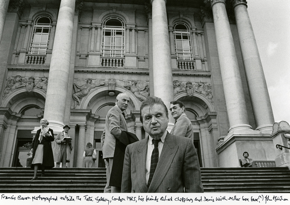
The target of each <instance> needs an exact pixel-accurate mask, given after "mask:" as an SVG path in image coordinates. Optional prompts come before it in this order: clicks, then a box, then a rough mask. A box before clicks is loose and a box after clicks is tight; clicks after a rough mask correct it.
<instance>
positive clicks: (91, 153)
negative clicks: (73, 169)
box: [83, 142, 97, 168]
mask: <svg viewBox="0 0 290 205" xmlns="http://www.w3.org/2000/svg"><path fill="white" fill-rule="evenodd" d="M96 155H97V153H96V150H95V149H94V148H93V145H92V143H90V142H88V143H87V145H86V148H85V151H84V154H83V157H84V167H86V168H90V167H92V166H93V163H94V161H95V160H96Z"/></svg>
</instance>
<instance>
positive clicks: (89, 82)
mask: <svg viewBox="0 0 290 205" xmlns="http://www.w3.org/2000/svg"><path fill="white" fill-rule="evenodd" d="M77 81H81V82H77ZM94 81H95V80H94ZM104 85H105V82H101V81H98V80H97V82H94V83H93V79H91V78H88V79H86V80H85V82H84V80H76V81H75V82H74V84H73V95H72V98H73V99H74V101H75V103H76V105H80V103H81V99H82V98H83V97H85V96H87V95H88V94H89V92H90V91H91V90H93V89H95V88H97V87H100V86H104Z"/></svg>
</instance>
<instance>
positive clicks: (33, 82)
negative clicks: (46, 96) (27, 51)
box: [3, 75, 47, 97]
mask: <svg viewBox="0 0 290 205" xmlns="http://www.w3.org/2000/svg"><path fill="white" fill-rule="evenodd" d="M20 88H25V89H26V91H27V92H32V91H33V90H34V88H39V89H41V90H44V91H45V92H46V88H47V77H38V78H34V77H33V76H30V77H23V76H21V75H16V76H10V77H9V78H8V79H7V81H6V86H5V88H4V93H3V94H4V97H5V96H8V95H9V94H10V93H12V92H14V91H15V90H18V89H20Z"/></svg>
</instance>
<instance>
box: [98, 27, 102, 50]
mask: <svg viewBox="0 0 290 205" xmlns="http://www.w3.org/2000/svg"><path fill="white" fill-rule="evenodd" d="M97 26H98V34H97V52H100V50H101V48H100V45H101V44H100V43H101V41H102V39H101V36H102V33H101V32H102V30H101V25H97Z"/></svg>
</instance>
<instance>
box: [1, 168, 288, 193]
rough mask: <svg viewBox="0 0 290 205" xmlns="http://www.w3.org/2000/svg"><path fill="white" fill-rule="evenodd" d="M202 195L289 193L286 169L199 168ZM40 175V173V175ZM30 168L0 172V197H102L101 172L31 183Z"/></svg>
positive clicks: (54, 173) (63, 172)
mask: <svg viewBox="0 0 290 205" xmlns="http://www.w3.org/2000/svg"><path fill="white" fill-rule="evenodd" d="M201 173H202V182H203V186H204V191H205V192H235V193H242V192H248V193H290V171H289V169H288V168H287V167H268V168H202V170H201ZM39 174H40V173H39ZM32 176H33V170H32V169H30V168H0V193H102V192H103V189H104V186H105V184H106V174H105V169H104V168H90V169H86V168H67V169H61V168H54V169H51V170H47V171H46V174H45V176H43V177H39V178H38V180H33V181H32V180H31V178H32Z"/></svg>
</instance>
